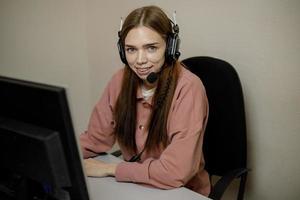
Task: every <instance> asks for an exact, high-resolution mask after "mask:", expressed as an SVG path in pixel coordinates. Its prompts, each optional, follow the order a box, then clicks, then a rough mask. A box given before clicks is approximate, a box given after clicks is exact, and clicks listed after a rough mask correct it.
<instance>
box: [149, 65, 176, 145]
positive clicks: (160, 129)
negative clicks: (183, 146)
mask: <svg viewBox="0 0 300 200" xmlns="http://www.w3.org/2000/svg"><path fill="white" fill-rule="evenodd" d="M178 76H179V69H178V65H176V64H175V65H174V66H168V67H166V68H164V69H163V70H162V72H161V75H160V79H159V82H158V85H157V89H156V93H155V95H154V98H153V101H154V102H153V105H154V108H153V111H152V115H151V117H150V120H149V133H148V137H147V140H146V143H145V149H146V150H152V149H155V148H159V147H162V146H163V147H165V146H167V142H168V135H167V121H168V114H169V110H170V107H171V103H172V100H173V95H174V92H175V88H176V84H177V80H178Z"/></svg>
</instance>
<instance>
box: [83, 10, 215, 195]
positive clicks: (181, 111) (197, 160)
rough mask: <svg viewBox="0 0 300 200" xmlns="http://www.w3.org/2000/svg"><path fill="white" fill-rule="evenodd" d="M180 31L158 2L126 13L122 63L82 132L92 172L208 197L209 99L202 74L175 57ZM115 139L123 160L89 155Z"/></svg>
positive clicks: (89, 167)
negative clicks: (205, 139)
mask: <svg viewBox="0 0 300 200" xmlns="http://www.w3.org/2000/svg"><path fill="white" fill-rule="evenodd" d="M177 33H178V27H177V25H175V24H174V23H172V21H171V20H170V19H169V18H168V17H167V16H166V14H165V13H164V12H163V11H162V10H161V9H160V8H158V7H156V6H147V7H142V8H138V9H136V10H134V11H132V12H131V13H130V14H129V15H128V16H127V18H126V20H125V22H124V25H123V26H122V28H121V30H120V32H119V37H120V40H119V51H120V56H121V59H122V61H123V62H124V63H125V67H124V69H121V70H119V71H118V72H117V73H116V74H115V75H114V76H113V77H112V79H111V81H110V82H109V83H108V86H107V87H106V89H105V91H104V93H103V95H102V97H101V99H100V101H99V102H98V103H97V105H96V106H95V108H94V110H93V113H92V116H91V119H90V123H89V126H88V130H87V131H86V132H85V133H84V134H82V135H81V137H80V142H81V146H82V149H83V156H84V158H86V160H85V161H84V164H85V168H86V172H87V174H88V176H96V177H97V176H99V177H102V176H115V178H116V180H117V181H124V182H135V183H139V184H145V185H150V186H153V187H157V188H162V189H171V188H176V187H181V186H186V187H187V188H190V189H192V190H194V191H196V192H198V193H201V194H203V195H206V196H208V194H209V192H210V182H209V178H208V174H207V172H206V171H205V170H204V159H203V154H202V142H203V134H204V131H205V126H206V123H207V118H208V102H207V97H206V94H205V89H204V87H203V85H202V82H201V81H200V79H199V78H198V77H197V76H195V75H194V74H192V73H191V72H189V71H188V70H187V69H185V68H184V67H183V66H182V64H181V63H179V62H178V61H177V58H178V56H179V52H178V51H177V50H178V45H179V44H178V38H177ZM170 41H171V42H170ZM170 45H171V46H170ZM174 45H175V46H174ZM170 49H171V51H169V50H170ZM116 141H117V142H118V144H119V146H120V149H121V151H122V154H123V157H124V160H125V161H124V162H121V163H119V164H112V163H104V162H101V161H97V160H94V159H92V158H91V157H93V156H96V155H97V154H98V153H100V152H106V151H108V150H109V149H111V147H112V146H113V145H114V143H115V142H116ZM87 158H89V159H87Z"/></svg>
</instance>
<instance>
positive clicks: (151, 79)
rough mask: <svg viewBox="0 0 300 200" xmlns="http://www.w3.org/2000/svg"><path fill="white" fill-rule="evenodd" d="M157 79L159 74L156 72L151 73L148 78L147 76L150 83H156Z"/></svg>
mask: <svg viewBox="0 0 300 200" xmlns="http://www.w3.org/2000/svg"><path fill="white" fill-rule="evenodd" d="M157 78H158V74H157V73H155V72H151V73H150V74H149V75H148V76H147V81H148V82H149V83H151V84H152V83H154V82H155V81H156V80H157Z"/></svg>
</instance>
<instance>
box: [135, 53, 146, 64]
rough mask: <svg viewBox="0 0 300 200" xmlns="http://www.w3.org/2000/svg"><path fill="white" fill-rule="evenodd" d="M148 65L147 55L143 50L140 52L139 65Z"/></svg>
mask: <svg viewBox="0 0 300 200" xmlns="http://www.w3.org/2000/svg"><path fill="white" fill-rule="evenodd" d="M145 63H147V55H146V53H145V52H144V51H143V50H140V51H138V57H137V64H138V65H143V64H145Z"/></svg>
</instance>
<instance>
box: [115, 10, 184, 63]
mask: <svg viewBox="0 0 300 200" xmlns="http://www.w3.org/2000/svg"><path fill="white" fill-rule="evenodd" d="M173 20H174V21H172V20H171V19H170V23H171V24H172V33H170V34H169V35H168V38H167V42H166V52H165V59H166V63H168V64H172V63H173V62H174V61H176V60H177V59H178V58H179V56H180V52H179V45H180V38H179V26H178V25H177V23H176V12H174V13H173ZM122 26H123V20H122V18H121V24H120V30H119V31H118V37H119V40H118V43H117V46H118V51H119V54H120V58H121V61H122V62H123V63H124V64H126V65H127V64H128V63H127V60H126V55H125V48H124V46H123V44H122V41H121V30H122Z"/></svg>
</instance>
